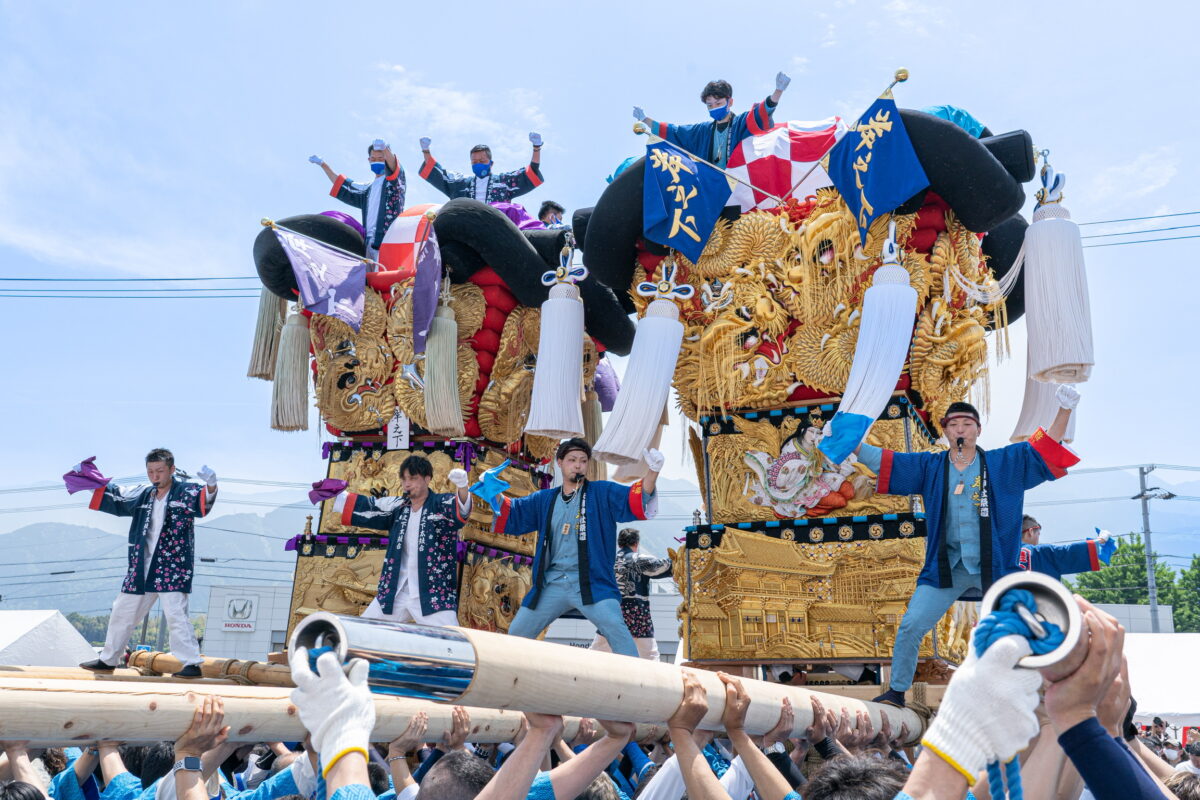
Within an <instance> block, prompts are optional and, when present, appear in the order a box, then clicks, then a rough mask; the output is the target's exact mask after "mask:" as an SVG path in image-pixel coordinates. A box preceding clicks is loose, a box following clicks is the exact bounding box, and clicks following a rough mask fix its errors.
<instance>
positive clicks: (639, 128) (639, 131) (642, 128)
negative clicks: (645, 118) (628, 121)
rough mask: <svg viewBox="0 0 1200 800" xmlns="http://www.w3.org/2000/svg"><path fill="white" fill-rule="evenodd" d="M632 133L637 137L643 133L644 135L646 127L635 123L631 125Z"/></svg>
mask: <svg viewBox="0 0 1200 800" xmlns="http://www.w3.org/2000/svg"><path fill="white" fill-rule="evenodd" d="M633 132H634V133H636V134H638V135H641V134H643V133H646V132H647V129H646V126H645V125H643V124H642V123H640V122H635V123H633Z"/></svg>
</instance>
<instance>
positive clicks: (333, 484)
mask: <svg viewBox="0 0 1200 800" xmlns="http://www.w3.org/2000/svg"><path fill="white" fill-rule="evenodd" d="M347 485H348V484H347V483H346V482H345V481H340V480H338V479H337V478H323V479H321V480H319V481H316V482H315V483H313V485H312V487H313V488H312V491H311V492H309V493H308V501H309V502H310V503H312V504H313V505H314V506H315V505H316V504H317V503H319V502H321V501H322V500H328V499H329V498H331V497H337V496H338V495H339V494H341V493H342V492H343V491H345V489H346V486H347Z"/></svg>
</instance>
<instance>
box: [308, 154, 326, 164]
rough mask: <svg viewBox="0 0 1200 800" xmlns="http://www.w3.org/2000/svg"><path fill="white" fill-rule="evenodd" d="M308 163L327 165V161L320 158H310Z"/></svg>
mask: <svg viewBox="0 0 1200 800" xmlns="http://www.w3.org/2000/svg"><path fill="white" fill-rule="evenodd" d="M308 161H309V163H310V164H324V163H325V159H323V158H321V157H320V156H309V157H308Z"/></svg>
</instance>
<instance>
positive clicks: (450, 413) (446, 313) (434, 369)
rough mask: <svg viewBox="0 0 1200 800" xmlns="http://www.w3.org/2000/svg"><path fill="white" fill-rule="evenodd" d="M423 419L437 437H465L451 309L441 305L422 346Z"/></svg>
mask: <svg viewBox="0 0 1200 800" xmlns="http://www.w3.org/2000/svg"><path fill="white" fill-rule="evenodd" d="M425 418H426V420H427V421H428V422H429V430H430V431H432V432H433V433H436V434H437V435H439V436H445V437H447V438H450V439H452V438H454V437H456V436H462V435H463V434H464V433H466V428H465V427H464V425H463V415H462V406H461V405H460V404H459V398H458V323H457V322H455V320H454V309H452V308H450V306H448V305H445V304H444V303H443V304H442V305H439V306H438V309H437V312H436V313H434V315H433V322H432V323H431V324H430V326H429V337H428V339H427V341H426V344H425Z"/></svg>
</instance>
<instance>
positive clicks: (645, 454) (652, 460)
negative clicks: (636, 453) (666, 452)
mask: <svg viewBox="0 0 1200 800" xmlns="http://www.w3.org/2000/svg"><path fill="white" fill-rule="evenodd" d="M642 458H643V459H644V460H645V462H646V466H648V467H649V468H650V471H651V472H662V468H663V464H665V463H667V459H666V457H665V456H663V454H662V453H660V452H658V451H657V450H655V449H654V448H653V447H651V448H650V449H648V450H643V451H642Z"/></svg>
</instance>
